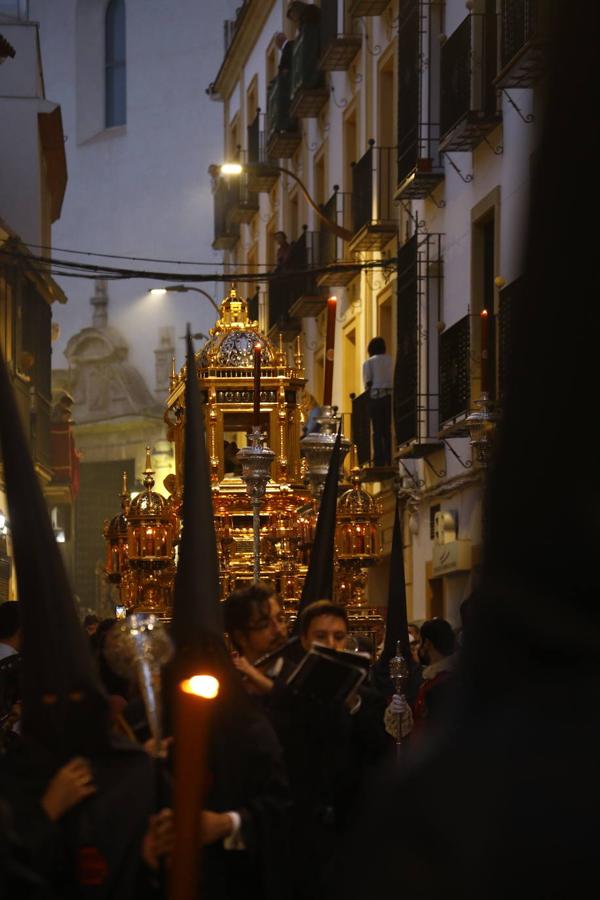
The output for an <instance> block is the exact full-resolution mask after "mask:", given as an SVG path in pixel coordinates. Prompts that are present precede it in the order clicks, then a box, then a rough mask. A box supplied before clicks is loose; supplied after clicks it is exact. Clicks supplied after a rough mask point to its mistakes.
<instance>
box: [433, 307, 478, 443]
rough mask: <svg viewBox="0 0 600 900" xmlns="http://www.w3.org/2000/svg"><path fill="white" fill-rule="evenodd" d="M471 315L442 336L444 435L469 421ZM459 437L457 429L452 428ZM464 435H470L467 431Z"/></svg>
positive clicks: (442, 413)
mask: <svg viewBox="0 0 600 900" xmlns="http://www.w3.org/2000/svg"><path fill="white" fill-rule="evenodd" d="M469 320H470V316H464V317H463V318H462V319H459V321H458V322H456V324H454V325H451V326H450V328H447V329H446V330H445V331H444V332H442V334H441V335H440V357H439V358H440V363H439V377H440V423H441V426H442V434H444V433H446V432H448V431H449V430H450V429H449V426H456V423H457V422H459V420H463V419H464V418H466V416H467V415H468V412H469V408H470V403H471V365H470V356H471V338H470V331H469ZM452 431H453V433H454V434H455V435H457V434H458V433H459V432H457V430H456V427H454V428H453V429H452ZM465 433H467V432H466V431H465Z"/></svg>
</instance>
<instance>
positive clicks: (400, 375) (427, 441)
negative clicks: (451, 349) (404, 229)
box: [393, 234, 441, 459]
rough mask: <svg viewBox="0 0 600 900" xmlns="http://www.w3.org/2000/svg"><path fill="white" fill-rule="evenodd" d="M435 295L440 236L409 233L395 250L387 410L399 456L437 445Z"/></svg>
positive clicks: (416, 456)
mask: <svg viewBox="0 0 600 900" xmlns="http://www.w3.org/2000/svg"><path fill="white" fill-rule="evenodd" d="M440 295H441V236H440V235H439V234H430V235H426V236H425V237H423V236H420V237H417V235H413V237H412V238H410V240H408V241H407V242H406V243H405V244H403V246H402V247H401V248H400V250H399V251H398V276H397V347H398V349H397V353H396V366H395V369H394V394H393V412H394V427H395V430H396V441H397V444H398V446H399V454H400V456H401V457H403V458H410V459H421V458H423V457H426V456H427V455H428V454H429V453H432V452H434V451H435V450H437V449H439V447H440V442H439V440H438V438H437V430H438V402H437V398H438V384H437V377H436V369H437V366H436V362H437V357H436V353H437V349H438V348H437V340H436V338H437V329H436V327H435V326H436V324H437V303H438V302H439V297H440Z"/></svg>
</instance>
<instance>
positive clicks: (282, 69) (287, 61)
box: [275, 31, 294, 75]
mask: <svg viewBox="0 0 600 900" xmlns="http://www.w3.org/2000/svg"><path fill="white" fill-rule="evenodd" d="M275 46H276V47H277V49H278V50H280V51H281V56H280V57H279V66H278V71H279V74H280V75H289V74H290V73H291V71H292V55H293V53H294V41H293V40H292V39H291V38H288V36H287V35H286V34H284V32H283V31H278V32H277V34H276V35H275Z"/></svg>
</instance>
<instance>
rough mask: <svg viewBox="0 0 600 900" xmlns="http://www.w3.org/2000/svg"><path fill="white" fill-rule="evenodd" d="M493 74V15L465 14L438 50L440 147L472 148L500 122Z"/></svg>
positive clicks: (448, 150)
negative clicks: (439, 58)
mask: <svg viewBox="0 0 600 900" xmlns="http://www.w3.org/2000/svg"><path fill="white" fill-rule="evenodd" d="M495 75H496V16H491V15H479V14H471V15H468V16H467V17H466V19H464V20H463V22H462V24H461V25H459V26H458V28H457V29H456V31H455V32H454V33H453V34H451V35H450V37H449V38H448V39H447V41H446V42H445V44H444V45H443V46H442V50H441V103H440V132H441V134H440V137H441V141H440V150H442V151H444V152H451V151H456V152H461V151H470V150H473V149H474V148H475V147H477V146H478V145H479V144H480V143H481V142H482V141H483V140H484V139H485V138H486V136H487V135H488V134H489V133H490V132H491V131H493V130H494V129H495V128H496V127H497V126H498V125H499V124H500V121H501V117H500V115H499V113H498V108H497V98H496V88H495V86H494V78H495Z"/></svg>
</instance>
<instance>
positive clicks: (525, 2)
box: [496, 0, 557, 88]
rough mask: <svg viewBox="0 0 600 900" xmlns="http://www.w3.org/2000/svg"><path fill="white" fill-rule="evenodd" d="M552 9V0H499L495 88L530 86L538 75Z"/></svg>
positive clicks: (543, 63) (544, 62)
mask: <svg viewBox="0 0 600 900" xmlns="http://www.w3.org/2000/svg"><path fill="white" fill-rule="evenodd" d="M556 8H557V3H556V0H501V6H500V73H499V75H498V77H497V79H496V85H497V86H498V87H500V88H527V87H532V86H533V85H534V84H535V83H536V81H538V79H539V78H540V77H541V76H542V74H543V73H544V71H545V68H546V66H547V47H548V41H549V36H550V33H551V29H552V20H553V18H554V16H555V15H556Z"/></svg>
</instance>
